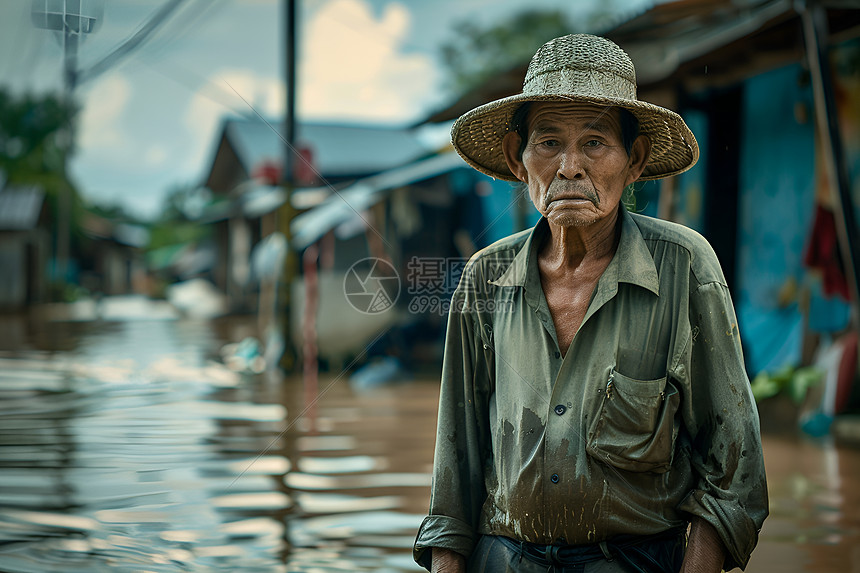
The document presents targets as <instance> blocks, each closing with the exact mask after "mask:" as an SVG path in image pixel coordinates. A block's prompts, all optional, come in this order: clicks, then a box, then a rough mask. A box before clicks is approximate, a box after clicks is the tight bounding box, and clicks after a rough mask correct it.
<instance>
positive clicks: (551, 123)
mask: <svg viewBox="0 0 860 573" xmlns="http://www.w3.org/2000/svg"><path fill="white" fill-rule="evenodd" d="M526 125H527V126H528V133H529V134H532V133H534V132H535V131H565V130H569V129H571V128H573V129H580V130H581V129H597V130H598V131H603V132H606V133H607V134H615V135H619V136H620V135H621V112H620V111H619V109H618V108H617V107H612V106H601V105H594V104H588V103H579V102H556V101H552V102H542V101H541V102H533V103H532V104H531V106H530V107H529V112H528V115H527V116H526Z"/></svg>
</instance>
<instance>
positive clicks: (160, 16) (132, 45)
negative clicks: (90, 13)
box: [78, 0, 186, 83]
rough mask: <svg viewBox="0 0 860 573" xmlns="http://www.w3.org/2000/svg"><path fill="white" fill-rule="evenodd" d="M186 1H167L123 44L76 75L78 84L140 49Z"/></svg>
mask: <svg viewBox="0 0 860 573" xmlns="http://www.w3.org/2000/svg"><path fill="white" fill-rule="evenodd" d="M185 1H186V0H168V2H166V3H165V4H164V5H162V7H161V8H160V9H159V10H158V12H156V13H155V15H153V16H152V18H150V19H149V20H148V21H147V22H146V23H145V24H144V25H143V26H141V27H140V29H139V30H138V31H137V32H135V33H134V34H133V35H132V36H131V37H130V38H129V39H128V40H126V41H125V42H123V43H122V44H121V45H120V46H119V47H118V48H116V49H115V50H114V51H113V52H111V53H109V54H108V55H107V56H105V57H104V58H102V59H101V60H100V61H98V62H96V63H95V64H93V65H92V66H90V67H89V68H88V69H86V70H81V71H80V72H79V73H78V83H83V82H85V81H87V80H91V79H93V78H95V77H97V76H99V75H101V74H103V73H104V72H106V71H107V70H109V69H110V68H111V67H112V66H114V65H116V63H117V62H119V61H121V60H122V59H123V58H126V57H128V55H129V54H131V53H132V52H133V51H134V50H136V49H138V48H140V46H142V45H143V43H144V42H146V40H147V39H148V38H149V36H151V35H152V33H153V32H155V30H157V29H158V27H159V26H161V25H162V24H164V23H165V22H166V21H167V19H168V18H169V17H170V16H171V14H173V12H174V11H175V10H176V9H177V8H178V7H179V6H180V5H181V4H182V3H183V2H185Z"/></svg>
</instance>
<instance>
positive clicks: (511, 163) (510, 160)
mask: <svg viewBox="0 0 860 573" xmlns="http://www.w3.org/2000/svg"><path fill="white" fill-rule="evenodd" d="M520 141H521V138H520V134H518V133H517V132H516V131H509V132H507V133H506V134H505V137H504V138H503V139H502V153H503V154H504V156H505V163H507V164H508V169H510V170H511V173H513V174H514V177H516V178H517V179H519V180H520V181H522V182H523V183H528V181H527V180H526V168H525V165H523V160H522V159H520V154H519V150H520Z"/></svg>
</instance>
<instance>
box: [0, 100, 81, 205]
mask: <svg viewBox="0 0 860 573" xmlns="http://www.w3.org/2000/svg"><path fill="white" fill-rule="evenodd" d="M76 114H77V109H76V108H75V107H74V106H73V105H71V104H70V103H68V102H67V101H65V100H63V99H61V98H59V97H57V96H54V95H46V96H34V95H31V94H27V95H24V96H20V97H16V96H13V95H11V94H9V93H8V92H6V91H3V90H0V169H2V170H3V171H4V172H5V173H6V176H7V178H8V180H9V182H10V183H42V184H43V183H45V182H47V183H53V185H50V184H49V185H43V186H44V187H46V190H48V191H50V188H51V187H55V186H56V184H57V183H63V182H65V177H64V175H63V174H64V170H65V159H66V156H67V155H68V154H70V153H71V152H72V150H73V141H74V138H73V137H72V126H73V122H74V119H75V115H76Z"/></svg>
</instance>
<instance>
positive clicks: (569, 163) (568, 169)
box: [555, 145, 585, 180]
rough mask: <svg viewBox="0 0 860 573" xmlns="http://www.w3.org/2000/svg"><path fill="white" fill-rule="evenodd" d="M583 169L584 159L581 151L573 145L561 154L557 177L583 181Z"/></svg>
mask: <svg viewBox="0 0 860 573" xmlns="http://www.w3.org/2000/svg"><path fill="white" fill-rule="evenodd" d="M582 167H583V165H582V157H581V156H580V154H579V150H577V149H576V146H573V145H571V146H569V147H567V148H566V149H565V150H564V151H563V152H562V153H561V157H560V159H559V164H558V171H556V174H555V176H556V177H557V178H558V179H570V180H575V179H582V178H584V177H585V172H584V171H583V168H582Z"/></svg>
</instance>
